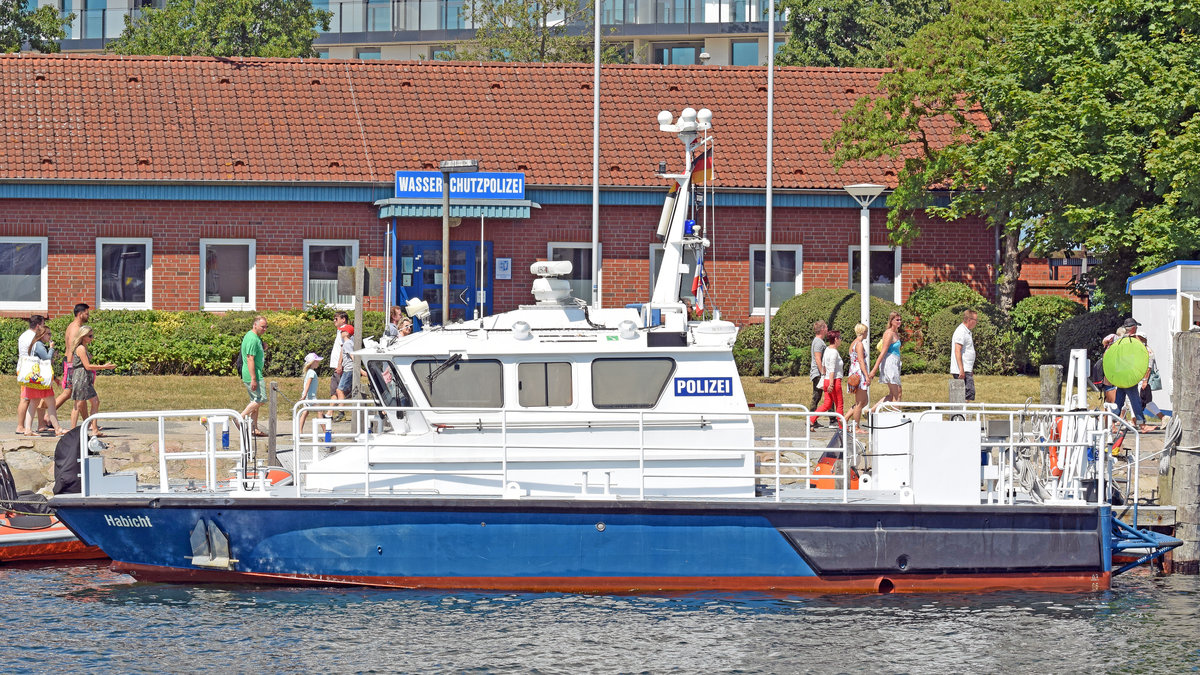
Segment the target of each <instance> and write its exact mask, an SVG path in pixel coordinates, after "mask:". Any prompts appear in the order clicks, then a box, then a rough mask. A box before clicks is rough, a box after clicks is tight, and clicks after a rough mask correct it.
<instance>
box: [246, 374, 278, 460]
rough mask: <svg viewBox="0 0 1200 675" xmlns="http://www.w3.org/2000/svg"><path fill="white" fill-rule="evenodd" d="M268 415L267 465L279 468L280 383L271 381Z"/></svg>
mask: <svg viewBox="0 0 1200 675" xmlns="http://www.w3.org/2000/svg"><path fill="white" fill-rule="evenodd" d="M267 413H268V419H267V465H268V466H279V459H278V458H277V457H276V456H275V433H276V430H277V422H276V418H277V417H278V416H279V383H278V382H276V381H274V380H271V394H270V398H269V399H267ZM248 468H250V467H247V469H248Z"/></svg>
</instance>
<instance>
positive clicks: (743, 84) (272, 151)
mask: <svg viewBox="0 0 1200 675" xmlns="http://www.w3.org/2000/svg"><path fill="white" fill-rule="evenodd" d="M880 74H881V71H876V70H837V69H793V68H785V69H780V70H779V71H777V75H776V105H775V115H776V117H775V134H776V138H775V189H774V211H773V223H774V225H773V250H774V255H773V263H772V264H773V269H774V271H773V277H774V278H773V280H772V283H773V286H774V290H775V293H776V295H777V297H778V296H784V297H786V296H790V295H792V294H793V293H794V292H801V291H803V290H807V289H813V288H847V287H856V284H857V280H858V277H857V272H856V271H855V270H853V269H852V268H853V266H854V265H856V263H855V261H856V260H857V257H856V256H857V251H858V248H859V239H858V236H859V235H858V223H859V207H858V205H857V204H856V203H855V202H854V201H853V200H852V199H851V198H850V197H849V196H848V195H847V194H846V193H845V192H844V191H843V189H842V187H843V186H844V185H847V184H853V183H863V182H875V183H881V184H884V185H894V184H895V170H896V166H895V165H894V164H890V163H888V162H875V163H870V164H856V165H847V166H845V167H843V168H842V169H841V170H840V171H835V170H834V169H833V167H832V165H831V164H830V163H829V153H828V152H826V150H825V149H824V147H823V144H824V142H825V139H826V138H828V137H829V136H830V135H831V134H832V132H833V131H834V130H835V129H836V128H837V125H838V121H839V118H838V114H839V111H840V110H844V109H846V108H848V107H849V106H850V105H851V104H852V102H853V101H854V100H855V99H856V98H857V97H858V96H860V95H862V94H863V93H868V92H870V91H873V88H874V87H875V85H876V83H877V82H878V79H879V76H880ZM0 87H2V88H3V91H4V96H3V97H2V98H0V120H2V122H3V126H2V129H0V314H4V315H10V316H14V315H28V314H30V313H32V312H42V313H48V314H50V315H59V314H62V313H65V312H69V311H70V308H71V307H72V306H73V305H74V304H75V303H76V302H80V301H84V302H89V303H90V304H92V305H93V306H98V307H100V308H153V309H165V310H195V309H208V310H212V311H224V310H232V309H253V310H272V309H283V308H296V307H301V306H303V305H304V304H305V303H306V302H311V301H314V300H326V301H330V302H333V303H334V304H338V303H341V302H345V301H346V300H347V298H345V297H339V296H337V295H336V289H335V288H334V286H335V284H334V282H333V281H332V278H331V274H332V273H333V272H332V271H331V270H336V267H337V266H338V265H344V264H352V261H353V259H354V258H355V257H357V256H361V257H364V258H365V259H366V261H367V263H368V265H370V266H373V267H384V266H385V265H386V266H387V267H389V268H391V269H390V271H391V276H392V277H393V278H394V280H395V282H396V287H397V288H396V289H395V290H394V293H398V292H399V288H406V289H407V290H408V291H410V292H411V291H414V287H416V286H419V284H420V282H421V279H422V278H423V277H422V275H423V274H428V273H430V272H436V273H437V276H438V278H440V270H441V266H440V262H441V261H440V238H441V218H440V205H437V204H430V205H427V206H428V208H412V209H409V210H407V211H405V210H404V209H401V210H400V214H401V215H400V217H396V218H394V219H393V218H391V217H381V210H380V208H379V207H377V206H376V205H375V203H376V202H377V201H379V200H384V199H387V198H390V197H392V196H393V176H394V172H395V171H397V170H406V171H407V170H412V171H420V170H426V171H429V170H436V169H437V166H438V162H439V161H440V160H443V159H455V158H475V159H478V160H479V164H480V169H481V170H486V171H504V172H521V173H523V174H524V175H525V179H526V194H525V197H526V198H527V199H528V200H529V201H531V202H532V203H533V204H532V208H525V209H523V210H522V209H516V210H511V209H510V210H504V209H495V210H491V211H486V213H487V214H488V215H486V216H485V218H483V219H482V222H481V219H480V218H479V217H476V216H473V215H470V213H474V212H472V211H470V210H469V209H468V210H467V211H463V210H459V211H457V214H467V215H463V216H461V217H460V218H459V217H456V218H455V221H456V223H457V227H454V228H453V229H452V230H451V238H452V239H453V240H454V242H455V244H454V246H455V248H454V250H453V251H452V255H451V260H450V275H451V285H452V293H451V295H452V296H455V295H456V296H457V299H456V302H459V304H461V305H462V306H463V307H462V308H460V310H459V312H458V313H463V312H470V311H471V309H470V308H472V307H474V306H476V305H477V304H482V305H483V308H484V310H485V311H504V310H507V309H511V308H513V307H515V306H516V305H517V304H519V303H523V302H527V301H528V298H529V295H528V293H529V286H530V282H531V280H532V277H531V276H530V275H529V273H528V268H529V264H530V263H532V262H533V261H535V260H538V259H546V258H547V257H559V258H567V259H572V260H573V261H575V262H576V272H575V276H576V281H577V282H578V284H577V288H579V289H580V290H581V292H583V293H584V294H585V295H586V294H589V293H590V288H591V280H590V258H589V257H588V256H589V255H590V249H591V219H592V216H591V189H590V185H591V155H592V150H591V138H592V134H591V123H592V72H591V69H590V66H587V65H577V64H545V65H543V64H467V63H391V62H357V61H329V60H316V61H312V60H269V59H208V58H180V57H170V58H167V57H117V56H81V55H31V54H24V55H3V56H0ZM601 91H602V97H601V110H602V122H601V158H600V169H601V171H600V184H601V198H600V203H601V207H600V256H601V260H602V268H603V271H602V276H601V280H600V285H601V298H600V302H601V303H602V304H603V305H604V306H615V305H624V304H626V303H632V302H639V301H644V300H646V299H647V298H648V296H649V294H650V288H651V283H652V280H651V274H652V265H651V261H652V259H653V257H654V255H655V253H654V248H655V243H656V241H657V239H656V236H655V229H656V224H657V221H658V217H659V213H660V210H661V207H662V200H663V196H664V194H665V183H664V181H663V180H662V179H660V178H658V177H657V176H656V173H657V169H658V164H659V162H660V161H666V162H667V163H668V167H669V168H670V170H672V171H677V170H679V168H680V166H679V165H680V162H681V152H680V146H679V143H678V141H677V140H676V139H675V138H674V137H673V136H672V135H670V134H664V133H661V132H659V131H658V129H657V124H656V122H655V118H656V115H657V113H658V112H659V111H660V110H670V111H672V112H673V113H675V114H678V112H679V111H680V110H681V109H682V108H684V107H687V106H693V107H696V108H699V107H707V108H710V109H712V110H713V113H714V124H713V131H714V135H715V139H716V142H715V153H714V154H715V158H714V170H715V174H716V176H715V179H714V181H713V184H712V186H713V194H712V197H711V199H712V201H713V203H714V204H715V205H716V208H715V210H714V215H713V222H712V223H710V230H709V233H710V238H711V239H712V240H713V243H714V245H713V247H712V248H711V249H710V251H709V253H708V263H707V265H708V274H709V278H710V288H711V291H712V300H711V301H712V303H713V305H714V306H716V307H717V308H719V309H721V310H722V313H723V315H724V316H725V317H727V318H731V319H732V320H734V321H737V322H739V323H745V322H748V321H756V320H758V319H759V318H760V317H761V315H762V313H763V305H764V304H765V302H764V300H763V298H762V289H763V283H762V282H763V279H762V278H761V277H762V274H763V262H764V255H763V250H762V245H763V242H764V235H765V233H764V217H765V216H764V205H765V190H764V188H763V185H764V181H765V169H764V163H765V139H766V131H765V117H766V112H765V110H766V73H765V69H762V68H733V69H730V68H720V67H690V68H677V67H660V66H638V65H627V66H606V67H605V68H604V70H603V72H602V82H601ZM931 133H932V136H933V138H935V140H936V139H938V138H939V137H942V138H944V136H939V133H941V134H944V130H939V129H933V130H931ZM882 203H883V200H882V199H880V200H878V201H877V204H878V205H879V206H880V207H877V208H872V209H871V215H872V225H871V227H872V230H871V241H872V249H873V250H872V255H871V260H872V264H871V267H872V276H873V277H875V278H876V280H877V282H878V283H874V284H872V292H874V293H877V294H881V295H884V296H886V297H888V298H889V299H892V300H895V301H902V300H903V299H904V298H906V297H907V296H908V294H909V293H910V292H911V291H912V289H913V288H915V287H917V286H918V285H920V284H922V283H925V282H930V281H947V280H953V281H964V282H966V283H968V284H970V285H971V286H972V287H974V288H975V289H976V290H978V291H980V292H981V293H983V294H984V295H985V296H987V297H993V295H994V288H993V283H992V280H993V279H994V275H995V265H996V262H997V259H996V256H997V253H996V251H997V242H996V238H995V233H994V232H993V231H991V230H989V229H987V228H985V227H984V226H983V225H982V224H981V223H980V222H978V221H959V222H955V223H942V222H936V221H931V222H926V223H924V224H923V228H922V229H923V234H922V236H921V237H920V238H919V239H918V240H917V241H916V242H914V243H913V244H911V245H908V246H905V247H903V248H902V249H892V248H891V247H889V245H888V242H887V236H886V228H885V225H884V221H885V218H886V210H885V209H884V208H881V206H882ZM458 208H459V207H458V206H456V207H454V208H452V209H451V215H452V216H456V209H458ZM463 208H465V207H463ZM392 213H395V211H393V212H392ZM393 226H394V227H395V230H394V232H393V230H392V228H393ZM481 229H482V233H481ZM481 237H482V239H483V242H484V245H483V247H482V248H481V247H480V246H479V242H480V239H481ZM435 248H436V249H437V253H436V255H435V254H434V253H433V250H434V249H435ZM418 256H420V257H418ZM435 257H436V258H437V259H435ZM497 259H504V260H508V261H511V269H512V275H511V279H503V278H498V277H499V276H502V275H498V274H497V273H496V269H495V263H496V260H497ZM756 263H757V264H756ZM480 265H482V269H483V272H482V274H480V272H479V269H480ZM434 276H435V275H429V277H430V278H429V279H426V281H427V282H429V283H426V284H425V286H426V288H425V289H424V291H421V289H420V288H419V287H418V288H416V289H415V290H416V291H417V292H418V293H420V294H423V295H425V297H427V298H429V299H431V300H433V301H435V302H440V300H438V297H437V296H436V294H434V295H433V296H432V297H431V296H430V292H431V291H432V286H433V283H432V282H433V277H434ZM439 283H440V282H439ZM756 290H757V295H756V294H755V291H756ZM382 301H383V298H382V297H373V298H371V299H369V301H368V307H369V308H379V307H381V306H382ZM431 304H433V302H431Z"/></svg>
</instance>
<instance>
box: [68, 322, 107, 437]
mask: <svg viewBox="0 0 1200 675" xmlns="http://www.w3.org/2000/svg"><path fill="white" fill-rule="evenodd" d="M94 339H96V336H95V334H94V333H93V332H92V327H91V326H82V327H80V329H79V333H77V334H76V336H75V353H74V354H72V355H71V400H72V401H74V402H75V409H74V410H72V411H71V427H72V428H74V427H75V426H76V425H78V424H79V418H80V417H81V416H82V417H83V419H85V420H86V419H87V418H88V416H89V414H88V405H89V404H90V405H91V414H92V415H95V414H96V413H98V412H100V397H99V396H97V395H96V387H95V385H94V379H95V377H96V375H95V373H96V371H98V370H112V369H113V368H116V366H115V365H114V364H111V363H105V364H104V365H98V364H95V363H92V355H91V352H90V351H89V350H88V347H89V346H91V344H92V340H94ZM91 433H92V434H93V435H96V436H99V435H100V430H99V429H97V428H96V425H95V422H93V423H92V431H91Z"/></svg>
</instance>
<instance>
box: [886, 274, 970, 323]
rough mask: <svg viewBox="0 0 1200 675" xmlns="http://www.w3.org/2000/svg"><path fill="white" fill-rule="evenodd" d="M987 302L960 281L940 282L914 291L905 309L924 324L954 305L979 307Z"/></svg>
mask: <svg viewBox="0 0 1200 675" xmlns="http://www.w3.org/2000/svg"><path fill="white" fill-rule="evenodd" d="M986 302H987V299H985V298H984V297H983V296H982V295H980V294H979V293H977V292H975V290H974V289H972V288H971V287H970V286H968V285H966V284H964V283H962V282H958V281H938V282H934V283H931V284H925V285H924V286H921V287H920V288H917V289H914V290H913V292H912V293H910V294H909V296H908V300H905V301H904V307H905V308H906V309H907V310H908V311H909V312H911V313H912V314H913V315H914V316H916V317H917V319H919V320H920V321H922V322H926V323H927V322H928V321H929V320H930V319H932V318H933V315H935V314H937V313H938V312H940V311H942V310H943V309H946V308H947V307H951V306H953V305H966V306H968V307H979V306H981V305H983V304H985V303H986Z"/></svg>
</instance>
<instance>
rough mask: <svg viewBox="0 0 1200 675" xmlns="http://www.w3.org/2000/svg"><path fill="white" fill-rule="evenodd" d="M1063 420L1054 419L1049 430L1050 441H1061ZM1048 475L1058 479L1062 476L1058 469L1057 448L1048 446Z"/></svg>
mask: <svg viewBox="0 0 1200 675" xmlns="http://www.w3.org/2000/svg"><path fill="white" fill-rule="evenodd" d="M1062 428H1063V418H1061V417H1056V418H1054V426H1053V427H1051V429H1050V440H1051V441H1058V440H1062ZM1050 475H1051V476H1054V477H1055V478H1058V477H1059V476H1061V475H1062V469H1060V468H1058V446H1057V445H1052V446H1050Z"/></svg>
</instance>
